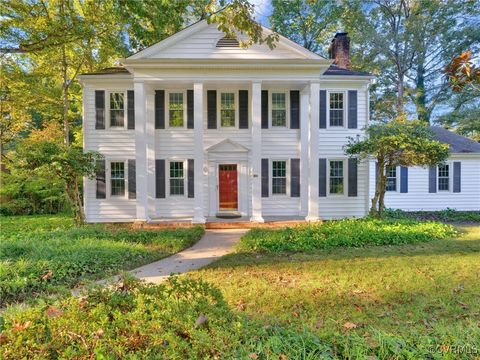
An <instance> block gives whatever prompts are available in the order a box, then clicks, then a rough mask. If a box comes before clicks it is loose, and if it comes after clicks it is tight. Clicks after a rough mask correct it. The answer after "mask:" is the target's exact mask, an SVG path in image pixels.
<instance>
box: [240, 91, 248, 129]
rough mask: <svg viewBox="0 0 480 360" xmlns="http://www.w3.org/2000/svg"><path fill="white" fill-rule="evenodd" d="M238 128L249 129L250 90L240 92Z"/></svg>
mask: <svg viewBox="0 0 480 360" xmlns="http://www.w3.org/2000/svg"><path fill="white" fill-rule="evenodd" d="M238 116H239V122H238V127H239V128H240V129H248V90H240V91H239V92H238Z"/></svg>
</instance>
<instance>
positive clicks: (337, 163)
mask: <svg viewBox="0 0 480 360" xmlns="http://www.w3.org/2000/svg"><path fill="white" fill-rule="evenodd" d="M329 178H330V180H329V188H330V194H343V193H344V186H343V181H344V180H343V179H344V175H343V161H342V160H333V161H330V176H329Z"/></svg>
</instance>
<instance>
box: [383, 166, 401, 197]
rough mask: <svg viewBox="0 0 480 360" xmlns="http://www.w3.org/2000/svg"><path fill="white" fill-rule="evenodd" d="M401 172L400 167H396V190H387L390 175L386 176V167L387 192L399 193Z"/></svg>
mask: <svg viewBox="0 0 480 360" xmlns="http://www.w3.org/2000/svg"><path fill="white" fill-rule="evenodd" d="M399 170H400V166H395V190H387V186H388V178H389V177H388V174H386V171H387V168H386V167H385V174H386V175H387V183H386V185H385V192H389V193H395V192H399V191H398V190H399V185H400V184H399V178H400V177H399V176H398V175H399V173H400V172H399Z"/></svg>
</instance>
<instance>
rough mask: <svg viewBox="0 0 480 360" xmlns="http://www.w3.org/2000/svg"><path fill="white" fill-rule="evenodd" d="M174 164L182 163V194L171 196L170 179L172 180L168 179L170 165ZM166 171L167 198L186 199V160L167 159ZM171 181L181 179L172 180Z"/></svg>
mask: <svg viewBox="0 0 480 360" xmlns="http://www.w3.org/2000/svg"><path fill="white" fill-rule="evenodd" d="M174 162H178V163H182V164H183V194H172V192H171V189H170V179H172V178H171V177H170V164H171V163H174ZM166 170H167V171H168V177H167V178H168V196H169V197H175V198H178V197H187V193H188V191H187V189H186V183H187V177H186V171H187V160H186V159H175V158H173V159H169V160H168V167H167V169H166ZM173 179H181V178H173Z"/></svg>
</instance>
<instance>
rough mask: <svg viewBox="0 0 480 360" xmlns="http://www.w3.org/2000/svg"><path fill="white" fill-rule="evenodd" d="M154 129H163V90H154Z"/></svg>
mask: <svg viewBox="0 0 480 360" xmlns="http://www.w3.org/2000/svg"><path fill="white" fill-rule="evenodd" d="M155 129H165V90H155Z"/></svg>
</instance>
